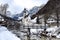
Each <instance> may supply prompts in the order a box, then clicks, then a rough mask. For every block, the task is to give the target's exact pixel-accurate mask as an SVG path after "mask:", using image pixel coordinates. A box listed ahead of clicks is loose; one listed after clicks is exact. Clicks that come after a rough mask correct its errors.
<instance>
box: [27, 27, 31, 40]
mask: <svg viewBox="0 0 60 40" xmlns="http://www.w3.org/2000/svg"><path fill="white" fill-rule="evenodd" d="M27 39H28V40H30V28H29V27H28V33H27Z"/></svg>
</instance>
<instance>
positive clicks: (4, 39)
mask: <svg viewBox="0 0 60 40" xmlns="http://www.w3.org/2000/svg"><path fill="white" fill-rule="evenodd" d="M0 40H21V39H20V38H18V37H17V36H16V35H15V34H13V33H11V32H10V31H8V29H7V28H6V27H4V26H0Z"/></svg>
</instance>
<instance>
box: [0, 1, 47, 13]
mask: <svg viewBox="0 0 60 40" xmlns="http://www.w3.org/2000/svg"><path fill="white" fill-rule="evenodd" d="M46 2H47V0H0V4H1V3H2V4H4V3H8V4H9V9H8V10H10V11H11V12H12V13H14V12H16V13H17V12H21V11H22V10H23V9H24V8H27V9H28V10H29V9H31V8H32V7H34V6H40V5H41V4H45V3H46Z"/></svg>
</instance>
